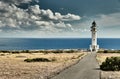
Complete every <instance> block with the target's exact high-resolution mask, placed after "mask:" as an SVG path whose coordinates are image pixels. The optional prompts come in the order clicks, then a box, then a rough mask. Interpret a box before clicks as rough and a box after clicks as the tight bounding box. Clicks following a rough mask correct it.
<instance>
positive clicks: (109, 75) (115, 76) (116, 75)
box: [97, 53, 120, 79]
mask: <svg viewBox="0 0 120 79" xmlns="http://www.w3.org/2000/svg"><path fill="white" fill-rule="evenodd" d="M107 57H120V54H119V53H106V54H105V53H98V54H97V60H98V62H99V65H100V64H102V62H104V61H105V59H106V58H107ZM101 79H120V71H101Z"/></svg>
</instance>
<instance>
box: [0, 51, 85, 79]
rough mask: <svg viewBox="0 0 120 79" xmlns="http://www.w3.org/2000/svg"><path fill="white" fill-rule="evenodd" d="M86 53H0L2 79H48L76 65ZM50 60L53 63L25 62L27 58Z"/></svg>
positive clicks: (0, 78)
mask: <svg viewBox="0 0 120 79" xmlns="http://www.w3.org/2000/svg"><path fill="white" fill-rule="evenodd" d="M84 55H85V54H84V53H80V52H79V53H59V54H54V53H48V54H44V53H19V54H10V53H0V79H47V78H49V77H52V76H54V75H55V74H57V73H59V72H60V71H61V70H63V69H65V68H66V67H69V66H70V65H72V64H75V63H76V62H77V61H78V60H79V59H80V58H82V56H84ZM41 57H42V58H48V59H54V60H55V61H53V62H29V63H28V62H24V59H27V58H41Z"/></svg>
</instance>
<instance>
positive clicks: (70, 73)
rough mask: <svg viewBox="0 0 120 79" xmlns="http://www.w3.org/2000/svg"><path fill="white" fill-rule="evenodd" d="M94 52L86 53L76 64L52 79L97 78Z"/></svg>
mask: <svg viewBox="0 0 120 79" xmlns="http://www.w3.org/2000/svg"><path fill="white" fill-rule="evenodd" d="M95 56H96V53H88V55H87V56H85V57H84V58H83V59H82V60H81V61H80V62H79V63H78V64H76V65H74V66H72V67H70V68H69V69H66V70H65V71H63V72H61V73H60V74H59V75H57V76H55V77H53V78H52V79H99V77H100V76H99V66H98V63H97V61H96V57H95Z"/></svg>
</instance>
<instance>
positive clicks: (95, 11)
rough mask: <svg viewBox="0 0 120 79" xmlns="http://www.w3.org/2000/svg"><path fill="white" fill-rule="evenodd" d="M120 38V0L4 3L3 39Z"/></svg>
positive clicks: (0, 3) (0, 14)
mask: <svg viewBox="0 0 120 79" xmlns="http://www.w3.org/2000/svg"><path fill="white" fill-rule="evenodd" d="M94 20H95V21H96V23H97V30H98V31H97V34H98V37H99V38H120V0H0V37H10V38H11V37H15V38H90V37H91V32H90V27H91V24H92V22H93V21H94Z"/></svg>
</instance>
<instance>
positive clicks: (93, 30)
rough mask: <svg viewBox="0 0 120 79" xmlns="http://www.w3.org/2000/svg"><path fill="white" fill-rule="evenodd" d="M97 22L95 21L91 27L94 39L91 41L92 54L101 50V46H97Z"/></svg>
mask: <svg viewBox="0 0 120 79" xmlns="http://www.w3.org/2000/svg"><path fill="white" fill-rule="evenodd" d="M96 26H97V25H96V22H95V21H93V23H92V26H91V32H92V39H91V45H90V50H91V52H97V51H98V49H99V45H97V28H96Z"/></svg>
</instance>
